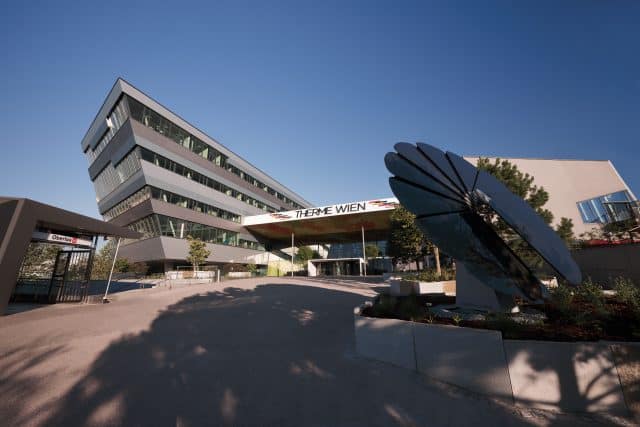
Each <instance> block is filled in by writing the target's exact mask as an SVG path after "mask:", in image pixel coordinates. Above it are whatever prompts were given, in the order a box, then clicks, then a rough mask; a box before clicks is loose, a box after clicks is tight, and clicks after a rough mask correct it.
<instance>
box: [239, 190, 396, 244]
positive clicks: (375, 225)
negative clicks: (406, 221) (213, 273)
mask: <svg viewBox="0 0 640 427" xmlns="http://www.w3.org/2000/svg"><path fill="white" fill-rule="evenodd" d="M398 205H399V203H398V199H396V198H382V199H375V200H365V201H360V202H349V203H340V204H336V205H327V206H318V207H313V208H307V209H297V210H293V211H284V212H275V213H270V214H263V215H253V216H246V217H243V218H242V225H243V226H244V227H245V228H247V230H249V231H250V232H251V233H252V234H253V235H254V236H256V237H257V238H258V240H263V241H269V242H278V243H283V244H287V243H289V244H290V243H291V233H293V234H294V240H295V244H296V245H300V244H302V245H304V244H314V243H340V242H358V241H360V240H361V239H362V229H363V228H364V233H365V239H366V240H384V239H386V238H387V234H388V231H389V228H390V223H391V221H390V217H391V212H392V211H393V210H394V209H395V208H396V207H397V206H398Z"/></svg>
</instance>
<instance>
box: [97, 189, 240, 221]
mask: <svg viewBox="0 0 640 427" xmlns="http://www.w3.org/2000/svg"><path fill="white" fill-rule="evenodd" d="M151 198H153V199H155V200H160V201H163V202H166V203H171V204H173V205H176V206H181V207H183V208H187V209H191V210H194V211H196V212H202V213H204V214H207V215H211V216H216V217H219V218H222V219H226V220H227V221H233V222H237V223H239V222H240V215H236V214H234V213H231V212H229V211H227V210H224V209H220V208H217V207H215V206H212V205H208V204H206V203H202V202H199V201H197V200H193V199H190V198H188V197H184V196H180V195H178V194H175V193H172V192H170V191H166V190H162V189H160V188H157V187H152V186H144V187H142V188H141V189H140V190H138V191H136V192H135V193H133V194H132V195H131V196H129V197H127V198H126V199H124V200H123V201H121V202H120V203H118V204H117V205H115V206H114V207H112V208H111V209H109V210H108V211H106V212H105V213H104V214H102V216H103V217H104V218H105V220H107V221H108V220H111V219H113V218H115V217H117V216H118V215H120V214H122V213H124V212H126V211H128V210H129V209H131V208H132V207H134V206H136V205H138V204H140V203H142V202H144V201H145V200H149V199H151Z"/></svg>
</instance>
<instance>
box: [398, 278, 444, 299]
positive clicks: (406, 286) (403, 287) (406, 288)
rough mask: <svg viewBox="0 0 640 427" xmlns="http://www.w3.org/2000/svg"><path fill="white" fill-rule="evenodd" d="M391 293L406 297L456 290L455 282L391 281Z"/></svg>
mask: <svg viewBox="0 0 640 427" xmlns="http://www.w3.org/2000/svg"><path fill="white" fill-rule="evenodd" d="M389 289H390V293H391V295H396V296H406V295H411V294H418V295H423V294H444V293H450V290H451V289H455V280H447V281H440V282H422V281H419V280H404V279H391V280H390V286H389Z"/></svg>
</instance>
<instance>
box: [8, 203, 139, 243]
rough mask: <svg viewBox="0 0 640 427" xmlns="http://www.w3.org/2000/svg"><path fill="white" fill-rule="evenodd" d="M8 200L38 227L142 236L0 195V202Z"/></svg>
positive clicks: (60, 210) (111, 225) (123, 228)
mask: <svg viewBox="0 0 640 427" xmlns="http://www.w3.org/2000/svg"><path fill="white" fill-rule="evenodd" d="M8 202H18V203H22V205H23V206H22V211H21V213H20V215H28V216H31V217H33V218H35V220H36V225H37V226H38V227H40V228H45V229H47V228H48V229H51V230H55V231H57V232H68V233H79V234H88V235H93V236H105V237H107V236H109V237H124V238H128V239H138V238H140V237H142V234H140V233H138V232H137V231H133V230H131V229H129V228H125V227H120V226H118V225H114V224H111V223H108V222H105V221H102V220H99V219H95V218H91V217H88V216H85V215H80V214H78V213H75V212H71V211H68V210H65V209H61V208H57V207H55V206H51V205H47V204H45V203H40V202H36V201H35V200H31V199H26V198H19V197H2V196H0V204H2V203H8Z"/></svg>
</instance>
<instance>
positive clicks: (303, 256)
mask: <svg viewBox="0 0 640 427" xmlns="http://www.w3.org/2000/svg"><path fill="white" fill-rule="evenodd" d="M293 258H294V260H295V261H296V262H298V263H300V264H306V263H307V261H309V260H310V259H316V258H320V254H319V253H318V251H315V250H313V249H311V248H310V247H309V246H300V247H299V248H298V251H297V252H296V254H295V255H294V257H293Z"/></svg>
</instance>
